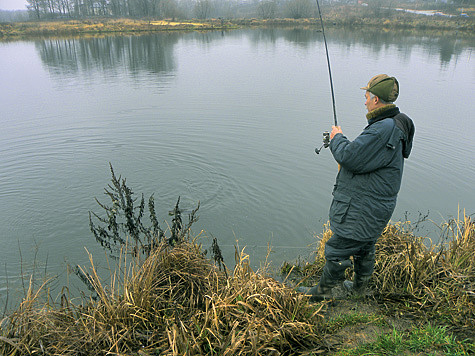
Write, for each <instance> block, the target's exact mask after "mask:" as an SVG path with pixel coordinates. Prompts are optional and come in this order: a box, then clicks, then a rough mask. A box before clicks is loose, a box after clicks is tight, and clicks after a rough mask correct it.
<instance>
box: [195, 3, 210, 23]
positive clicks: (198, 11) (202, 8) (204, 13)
mask: <svg viewBox="0 0 475 356" xmlns="http://www.w3.org/2000/svg"><path fill="white" fill-rule="evenodd" d="M210 12H211V3H210V1H209V0H198V1H197V2H196V5H195V16H196V17H197V18H199V19H206V18H208V16H209V14H210Z"/></svg>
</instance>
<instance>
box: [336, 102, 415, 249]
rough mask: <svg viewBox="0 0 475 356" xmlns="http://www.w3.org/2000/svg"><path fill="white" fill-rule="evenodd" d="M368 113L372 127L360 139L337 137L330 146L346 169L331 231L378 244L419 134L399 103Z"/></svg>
mask: <svg viewBox="0 0 475 356" xmlns="http://www.w3.org/2000/svg"><path fill="white" fill-rule="evenodd" d="M368 115H369V117H370V119H369V120H368V126H366V127H365V129H364V130H363V132H362V133H361V134H360V135H359V136H358V137H357V138H356V139H355V140H354V141H349V140H348V139H347V138H346V137H345V136H344V135H343V134H336V135H335V136H334V137H333V139H332V140H331V142H330V150H331V152H332V154H333V157H334V158H335V160H336V161H337V162H338V163H339V164H340V166H341V168H340V170H339V172H338V175H337V177H336V183H335V187H334V189H333V201H332V204H331V207H330V226H331V230H332V232H333V234H337V235H339V236H341V237H345V238H349V239H354V240H360V241H369V240H376V239H377V238H378V237H379V236H380V235H381V232H382V231H383V229H384V227H385V226H386V225H387V223H388V221H389V219H390V218H391V215H392V213H393V211H394V208H395V207H396V199H397V194H398V192H399V188H400V186H401V179H402V173H403V167H404V158H407V157H409V154H410V152H411V148H412V139H413V136H414V125H413V123H412V120H411V119H410V118H409V117H407V116H406V115H404V114H402V113H400V112H399V109H398V108H397V107H396V106H394V105H388V106H386V107H383V108H380V109H377V110H375V111H374V112H372V113H369V114H368Z"/></svg>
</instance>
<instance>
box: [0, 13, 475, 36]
mask: <svg viewBox="0 0 475 356" xmlns="http://www.w3.org/2000/svg"><path fill="white" fill-rule="evenodd" d="M324 24H325V26H326V27H330V26H331V27H352V28H369V29H375V30H378V29H379V30H382V31H438V32H441V33H445V32H455V31H456V32H457V33H463V34H467V35H470V36H471V35H473V34H474V33H475V20H473V19H472V18H445V17H436V16H421V15H413V14H410V13H405V14H399V15H397V16H393V17H390V18H385V17H356V16H355V17H349V16H341V14H340V13H339V12H332V13H330V14H328V15H327V16H326V17H325V19H324ZM267 27H284V28H307V29H312V28H313V29H316V30H320V29H321V23H320V20H319V19H316V18H305V19H288V18H284V19H207V20H196V19H191V20H176V19H161V20H152V19H129V18H119V19H113V18H90V19H79V20H77V19H76V20H66V19H63V20H49V21H29V22H11V23H0V40H15V39H28V38H38V37H55V36H77V35H79V36H90V35H93V36H97V35H114V34H140V33H151V32H159V31H209V30H232V29H239V28H267Z"/></svg>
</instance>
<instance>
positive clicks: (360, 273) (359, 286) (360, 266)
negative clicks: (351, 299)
mask: <svg viewBox="0 0 475 356" xmlns="http://www.w3.org/2000/svg"><path fill="white" fill-rule="evenodd" d="M374 258H375V255H374V252H373V251H371V252H369V253H367V254H366V255H364V256H354V261H355V268H354V270H355V275H354V278H353V282H352V281H344V282H343V286H344V287H345V289H346V290H347V291H348V293H350V294H352V295H354V296H358V297H364V296H366V292H367V289H368V284H369V282H370V280H371V275H372V274H373V270H374Z"/></svg>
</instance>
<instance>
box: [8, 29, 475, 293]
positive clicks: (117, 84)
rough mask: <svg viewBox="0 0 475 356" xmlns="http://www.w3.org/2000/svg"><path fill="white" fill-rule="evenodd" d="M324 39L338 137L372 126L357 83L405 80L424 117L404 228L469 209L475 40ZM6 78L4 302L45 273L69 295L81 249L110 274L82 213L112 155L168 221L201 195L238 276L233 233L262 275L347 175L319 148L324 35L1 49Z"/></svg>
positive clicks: (328, 120)
mask: <svg viewBox="0 0 475 356" xmlns="http://www.w3.org/2000/svg"><path fill="white" fill-rule="evenodd" d="M326 32H327V40H328V45H329V50H330V59H331V62H332V72H333V80H334V86H335V95H336V105H337V115H338V120H339V124H340V125H341V126H342V129H343V132H344V133H345V135H347V136H348V137H349V138H350V139H354V138H355V137H356V136H357V135H358V134H359V133H360V132H361V130H362V129H363V128H364V126H365V114H366V111H365V110H366V109H365V107H364V92H363V91H362V90H360V89H359V88H360V87H362V86H364V85H365V84H366V83H367V81H368V80H369V78H371V77H372V76H373V75H374V74H378V73H387V74H390V75H394V76H396V77H397V78H398V80H399V82H400V86H401V94H400V97H399V99H398V101H397V102H396V104H397V105H398V106H399V107H400V109H401V111H403V112H405V113H406V114H408V115H409V116H410V117H411V118H412V119H413V120H414V122H415V125H416V136H415V142H414V148H413V153H412V155H411V157H410V158H409V160H407V162H406V166H405V173H404V179H403V184H402V188H401V192H400V195H399V199H398V205H397V208H396V211H395V213H394V215H393V220H400V219H404V218H405V217H406V216H408V217H409V218H410V219H413V220H414V219H417V217H418V216H419V213H422V214H425V213H427V212H429V216H430V218H432V219H433V220H434V221H435V222H436V223H440V222H442V221H444V219H448V218H450V217H451V216H454V215H457V213H458V210H459V208H460V209H466V212H467V213H468V214H473V213H474V212H475V190H474V189H473V187H474V186H475V164H474V163H475V162H474V155H473V152H474V149H475V140H474V138H473V135H474V132H475V120H474V114H473V113H474V112H475V104H474V100H473V93H474V92H475V66H474V58H473V55H472V52H473V50H474V48H475V38H474V37H473V36H472V37H468V38H467V37H462V36H460V35H455V34H454V35H453V36H444V37H436V36H426V35H409V34H395V33H379V32H369V31H350V30H336V29H332V28H330V29H328V31H326ZM0 78H1V80H2V81H1V83H2V89H1V95H0V120H1V127H2V129H1V131H2V134H1V136H0V201H1V204H0V222H1V224H0V244H1V245H0V246H1V247H0V261H1V262H2V266H0V267H1V268H0V300H2V301H3V300H4V298H5V295H6V288H7V281H8V287H9V288H10V289H11V290H12V295H14V294H15V292H14V291H15V290H18V291H20V292H21V289H22V288H21V282H20V279H19V276H20V274H21V273H24V274H27V273H30V272H31V271H33V270H34V269H35V267H38V266H40V267H41V270H42V271H43V273H44V270H47V271H48V272H47V273H49V274H59V275H60V278H59V279H58V282H57V284H58V285H61V284H62V283H63V282H64V281H65V280H66V277H67V274H66V272H65V270H66V265H67V264H68V263H69V264H71V265H76V264H79V265H87V264H88V261H87V253H86V251H85V249H84V248H87V249H88V251H89V252H91V253H93V255H94V256H95V260H96V261H98V263H99V264H101V263H104V262H101V261H103V260H104V258H103V256H104V253H103V252H102V250H101V248H100V246H99V245H98V244H97V243H96V242H95V241H94V237H93V236H92V234H91V232H90V231H89V221H88V212H89V211H91V210H92V211H95V212H97V213H101V211H100V208H99V207H98V205H97V203H96V202H95V200H94V198H95V197H97V198H98V199H99V200H101V201H103V202H107V199H106V197H105V196H104V194H103V189H104V187H106V186H107V184H108V183H109V182H110V172H109V162H110V163H112V165H113V167H114V169H115V171H116V173H117V174H118V175H119V174H120V175H122V176H123V177H126V178H127V183H128V185H129V186H130V187H131V188H132V189H133V191H134V192H135V193H136V194H137V195H140V194H141V193H144V194H145V196H146V198H147V197H148V196H150V195H151V194H154V196H155V204H156V206H157V210H158V215H159V218H160V222H161V224H162V226H163V227H166V223H165V220H167V221H169V222H170V219H169V218H170V217H169V216H168V211H169V210H171V209H172V208H173V206H174V204H175V202H176V200H177V198H178V196H180V197H181V206H182V208H184V209H192V208H193V207H195V206H196V205H197V203H198V201H199V202H200V203H201V207H200V210H199V213H198V215H199V217H200V219H199V221H198V223H196V224H195V225H194V228H193V231H194V232H195V233H198V232H199V231H200V230H202V229H203V230H205V233H204V234H203V236H206V235H207V236H214V237H216V238H217V239H218V242H219V244H220V245H221V247H222V249H223V255H224V258H225V262H226V263H227V264H229V265H230V266H232V265H233V262H234V245H235V244H236V240H238V241H239V246H240V247H244V246H247V247H246V252H247V253H249V254H250V257H251V264H252V265H253V266H259V264H260V262H262V261H263V260H264V258H265V255H266V251H267V246H268V244H271V245H272V246H273V252H272V253H271V254H270V259H271V260H272V261H273V262H274V263H275V264H276V265H279V264H280V263H281V262H282V261H283V260H285V259H287V260H293V259H296V258H297V257H298V256H299V255H302V256H305V255H308V254H309V253H310V251H311V249H312V248H314V246H315V245H314V244H315V242H316V239H315V237H314V236H315V235H318V234H319V233H320V232H321V231H322V229H323V224H324V223H326V221H327V218H328V208H329V204H330V201H331V190H332V188H333V184H334V179H335V176H336V173H337V166H336V163H335V161H334V160H333V158H332V156H331V153H330V151H329V150H324V151H322V153H321V154H320V155H318V156H317V155H316V154H315V153H314V149H315V147H317V146H320V145H321V140H322V132H323V131H325V130H330V129H331V124H332V121H333V113H332V105H331V95H330V86H329V80H328V69H327V66H326V58H325V49H324V44H323V39H322V35H321V33H320V32H318V31H313V30H283V29H272V30H271V29H269V30H238V31H231V32H205V33H160V34H153V35H143V36H123V37H104V38H79V39H77V38H76V39H45V40H36V41H16V42H7V43H0ZM421 233H427V234H429V235H430V236H431V237H433V238H436V237H437V234H438V233H437V227H436V225H435V224H433V225H431V224H429V225H427V226H425V227H424V230H423V231H422V232H421ZM210 240H211V239H210V238H204V240H203V244H204V245H205V246H207V245H209V244H210ZM309 245H311V246H310V247H309ZM35 256H36V263H35ZM74 278H75V277H74V276H70V283H72V284H74V285H75V286H76V287H75V288H80V286H81V283H80V282H78V281H77V280H75V279H74ZM12 298H13V297H12Z"/></svg>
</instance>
